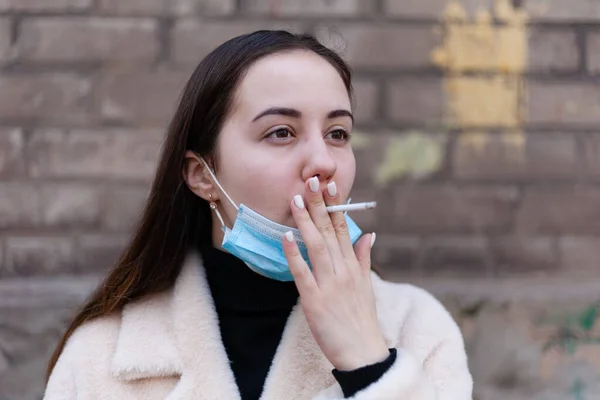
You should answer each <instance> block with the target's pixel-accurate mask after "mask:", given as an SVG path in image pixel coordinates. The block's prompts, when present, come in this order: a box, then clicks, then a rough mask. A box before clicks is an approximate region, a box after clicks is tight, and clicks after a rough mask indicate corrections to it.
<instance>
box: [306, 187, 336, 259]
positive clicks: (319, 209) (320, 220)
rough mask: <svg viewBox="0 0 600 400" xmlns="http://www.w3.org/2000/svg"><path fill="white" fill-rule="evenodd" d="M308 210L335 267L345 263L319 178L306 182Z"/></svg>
mask: <svg viewBox="0 0 600 400" xmlns="http://www.w3.org/2000/svg"><path fill="white" fill-rule="evenodd" d="M305 196H306V208H307V209H308V212H309V214H310V217H311V218H312V220H313V222H314V224H315V226H316V227H317V229H318V231H319V232H320V233H321V236H323V239H324V240H325V244H326V245H327V248H328V249H329V253H330V254H331V257H332V260H333V261H334V267H336V263H339V262H343V259H342V257H343V256H342V251H341V248H340V244H339V242H338V239H337V235H336V232H335V228H334V227H333V222H332V221H331V218H330V216H329V213H328V212H327V210H326V209H325V199H324V198H323V190H321V183H320V181H319V178H317V177H316V176H315V177H312V178H310V179H309V180H308V181H307V182H306V195H305Z"/></svg>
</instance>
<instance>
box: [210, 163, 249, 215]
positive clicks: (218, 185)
mask: <svg viewBox="0 0 600 400" xmlns="http://www.w3.org/2000/svg"><path fill="white" fill-rule="evenodd" d="M200 160H202V162H203V163H204V166H205V167H206V169H207V170H208V173H209V174H210V177H211V178H212V179H213V181H215V184H216V185H217V187H218V188H219V189H220V190H221V192H222V193H223V194H224V195H225V197H226V198H227V200H229V202H230V203H231V205H232V206H234V207H235V209H236V211H238V210H239V209H240V208H239V207H238V206H237V205H236V204H235V203H234V202H233V200H231V197H229V195H228V194H227V192H226V191H225V189H223V186H221V184H220V183H219V180H218V179H217V177H216V176H215V174H213V172H212V170H211V169H210V167H209V166H208V164H207V163H206V161H204V158H203V157H200ZM215 206H216V204H215ZM215 210H216V209H215Z"/></svg>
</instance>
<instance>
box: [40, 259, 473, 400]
mask: <svg viewBox="0 0 600 400" xmlns="http://www.w3.org/2000/svg"><path fill="white" fill-rule="evenodd" d="M373 287H374V290H375V294H376V298H377V312H378V316H379V324H380V326H381V330H382V332H383V334H384V336H385V338H386V340H387V343H388V346H389V347H395V348H396V349H397V351H398V357H397V359H396V361H395V363H394V364H393V365H392V367H391V368H390V369H389V370H388V371H387V372H386V373H385V374H384V375H383V376H382V377H381V378H380V379H379V380H378V381H377V382H374V383H372V384H371V385H370V386H368V387H366V388H365V389H363V390H361V391H360V392H358V393H357V394H356V395H354V396H353V397H352V399H354V400H385V399H395V400H471V398H472V397H471V391H472V386H473V383H472V379H471V375H470V373H469V370H468V367H467V357H466V354H465V349H464V343H463V339H462V336H461V333H460V331H459V329H458V327H457V325H456V324H455V323H454V321H453V320H452V318H451V317H450V315H449V314H448V312H447V311H446V310H445V309H444V308H443V307H442V305H441V304H440V303H439V302H438V301H436V300H435V299H434V298H433V297H432V296H431V295H429V294H428V293H426V292H425V291H423V290H421V289H418V288H416V287H414V286H410V285H404V284H394V283H390V282H386V281H383V280H381V279H380V278H379V277H377V276H376V275H375V274H373ZM218 324H219V321H218V319H217V314H216V312H215V308H214V305H213V302H212V297H211V294H210V290H209V287H208V284H207V282H206V279H205V276H204V268H202V267H201V262H200V260H199V257H197V256H196V255H190V256H189V257H188V258H187V260H186V263H185V265H184V266H183V269H182V271H181V273H180V275H179V277H178V278H177V281H176V283H175V285H174V287H173V288H172V289H171V290H169V291H167V292H165V293H161V294H157V295H152V296H148V297H146V298H142V299H140V300H138V301H136V302H133V303H130V304H128V305H127V306H125V307H124V309H123V310H122V312H119V313H117V314H114V315H110V316H106V317H102V318H99V319H96V320H94V321H90V322H87V323H85V324H83V325H82V326H80V327H79V328H78V329H77V330H76V331H75V332H74V334H73V335H72V336H71V338H70V339H69V341H68V342H67V344H66V346H65V348H64V351H63V352H62V354H61V356H60V358H59V360H58V363H57V364H56V367H55V368H54V371H53V372H52V375H51V376H50V380H49V381H48V385H47V387H46V393H45V396H44V399H46V400H72V399H86V400H91V399H103V400H129V399H140V400H141V399H143V400H153V399H157V400H158V399H167V400H184V399H186V400H187V399H190V400H191V399H194V400H196V399H207V400H208V399H210V400H213V399H223V400H235V399H240V394H239V391H238V388H237V386H236V383H235V378H234V376H233V372H232V370H231V368H230V367H229V361H228V359H227V354H226V352H225V348H224V347H223V344H222V342H221V337H220V331H219V325H218ZM332 368H333V367H332V365H331V363H329V361H328V360H327V359H326V358H325V357H324V356H323V353H322V352H321V350H320V349H319V347H318V346H317V344H316V342H315V340H314V339H313V336H312V334H311V332H310V329H309V327H308V324H307V322H306V318H305V316H304V313H303V312H302V307H301V306H300V305H299V304H298V305H296V306H295V307H294V309H293V310H292V312H291V314H290V317H289V319H288V321H287V324H286V327H285V330H284V332H283V336H282V338H281V342H280V344H279V347H278V348H277V352H276V354H275V357H274V359H273V363H272V365H271V369H270V371H269V374H268V376H267V379H266V381H265V384H264V388H263V393H262V396H261V400H291V399H312V400H334V399H335V400H337V399H343V398H344V396H343V394H342V391H341V388H340V386H339V385H338V383H337V382H336V380H335V378H334V377H333V375H332V374H331V370H332Z"/></svg>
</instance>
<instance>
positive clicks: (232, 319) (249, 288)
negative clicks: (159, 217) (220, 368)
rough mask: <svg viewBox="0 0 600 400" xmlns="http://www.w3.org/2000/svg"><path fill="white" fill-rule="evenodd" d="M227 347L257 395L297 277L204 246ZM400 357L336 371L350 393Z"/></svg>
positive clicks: (246, 393)
mask: <svg viewBox="0 0 600 400" xmlns="http://www.w3.org/2000/svg"><path fill="white" fill-rule="evenodd" d="M200 253H201V255H202V258H203V264H204V267H205V270H206V278H207V281H208V285H209V287H210V290H211V293H212V297H213V300H214V303H215V307H216V311H217V314H218V317H219V327H220V330H221V337H222V340H223V345H224V346H225V350H226V351H227V355H228V357H229V361H230V364H231V368H232V370H233V374H234V376H235V379H236V382H237V385H238V388H239V390H240V394H241V397H242V400H257V399H258V398H259V397H260V394H261V392H262V388H263V385H264V382H265V379H266V377H267V373H268V372H269V368H270V367H271V362H272V360H273V357H274V355H275V351H276V350H277V346H278V345H279V342H280V340H281V336H282V334H283V329H284V327H285V324H286V322H287V319H288V317H289V315H290V312H291V310H292V308H293V307H294V305H296V303H297V301H298V290H297V288H296V285H295V283H294V282H280V281H277V280H273V279H269V278H266V277H263V276H261V275H259V274H257V273H255V272H253V271H252V270H251V269H249V268H248V267H247V266H246V264H244V262H243V261H241V260H240V259H239V258H237V257H235V256H233V255H231V254H229V253H226V252H224V251H221V250H218V249H215V248H213V247H207V248H201V249H200ZM395 358H396V352H395V350H393V349H392V350H391V351H390V357H388V358H387V359H386V360H385V361H383V362H381V363H378V364H373V365H369V366H366V367H363V368H359V369H357V370H354V371H337V370H333V371H332V372H333V375H334V376H335V378H336V379H337V380H338V382H339V384H340V386H341V387H342V390H343V392H344V395H345V396H346V397H350V396H352V395H354V394H355V393H356V392H358V391H359V390H361V389H363V388H365V387H367V386H368V385H369V384H371V383H372V382H375V381H376V380H378V379H379V378H380V377H381V375H383V374H384V373H385V372H386V371H387V370H388V369H389V367H390V366H391V365H392V364H393V362H394V360H395Z"/></svg>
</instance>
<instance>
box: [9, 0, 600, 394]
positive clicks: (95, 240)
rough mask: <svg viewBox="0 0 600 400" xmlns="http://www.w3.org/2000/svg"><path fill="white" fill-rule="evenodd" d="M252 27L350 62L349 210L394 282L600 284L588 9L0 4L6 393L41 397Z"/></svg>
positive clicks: (465, 288) (576, 0)
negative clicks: (160, 170) (45, 375)
mask: <svg viewBox="0 0 600 400" xmlns="http://www.w3.org/2000/svg"><path fill="white" fill-rule="evenodd" d="M265 27H266V28H279V27H283V28H288V29H292V30H294V31H308V32H312V33H314V34H315V35H317V36H318V37H319V38H320V39H322V40H323V41H324V42H325V43H326V44H328V45H329V46H332V47H334V48H335V49H337V50H340V51H341V52H342V53H343V55H344V57H345V58H346V59H347V60H348V61H349V62H350V63H351V64H352V66H353V67H354V69H355V78H356V79H355V88H356V97H357V110H356V116H357V132H356V135H355V139H356V140H355V142H354V143H355V149H356V155H357V159H358V163H359V171H358V174H357V182H356V187H355V193H354V196H353V198H354V200H356V201H360V200H373V199H374V200H377V201H378V202H379V207H378V209H377V210H376V212H374V213H362V214H360V215H359V214H356V219H357V220H358V222H359V223H360V224H361V226H362V227H363V228H364V230H365V231H369V230H376V231H377V232H378V240H377V245H376V246H375V254H374V259H375V261H376V262H377V263H378V264H379V265H380V266H381V267H382V268H383V270H384V271H385V272H386V273H388V274H389V276H390V277H392V278H395V279H414V280H419V279H422V280H423V282H424V284H425V285H427V284H428V282H446V281H445V280H452V279H454V280H456V279H458V280H459V281H462V282H474V283H473V284H472V285H470V284H469V283H467V284H465V285H462V286H459V289H456V290H454V292H455V293H458V294H461V293H462V294H466V295H468V293H469V290H470V287H471V288H477V285H476V283H477V282H484V281H486V282H488V283H489V279H490V278H491V279H492V282H495V281H494V280H493V279H498V280H500V279H502V280H504V279H517V280H520V279H530V278H531V279H539V278H540V277H545V278H550V279H552V280H553V281H555V282H558V284H559V286H565V285H566V284H567V283H568V282H574V281H576V280H577V279H579V278H586V279H587V280H588V281H589V280H590V279H591V278H595V275H596V271H597V270H598V267H597V265H596V260H597V258H598V257H599V256H600V239H599V237H600V236H599V234H600V206H599V204H600V187H599V186H598V183H599V182H600V3H599V2H598V1H597V0H570V1H566V0H462V1H460V2H459V1H457V0H421V1H408V0H362V1H359V0H330V1H325V0H310V1H306V2H300V1H292V0H275V1H274V0H5V1H0V312H1V313H2V321H1V322H0V398H9V399H11V400H13V399H21V398H22V399H25V398H27V399H31V398H36V396H38V395H39V392H40V387H41V386H42V380H41V376H42V371H43V364H44V363H45V361H46V359H47V355H48V352H49V350H50V348H51V345H52V343H53V341H54V340H55V338H56V337H57V335H58V334H59V332H60V330H61V329H62V327H63V326H64V321H66V320H67V319H68V315H69V312H68V310H70V309H71V308H72V305H73V304H75V303H77V302H79V301H80V300H81V299H82V298H83V297H84V296H85V295H86V294H87V293H88V292H89V289H90V287H92V286H93V283H94V282H96V279H97V275H98V274H101V273H102V272H104V271H105V270H106V269H107V267H109V266H110V264H111V262H113V261H114V260H115V258H116V257H117V255H118V253H119V251H120V250H121V249H122V246H123V244H124V243H125V241H126V240H127V237H128V234H129V233H130V230H131V227H132V226H133V224H134V223H135V221H136V218H137V216H138V213H139V211H140V207H141V205H142V204H143V202H144V199H145V196H146V194H147V191H148V187H149V181H150V179H151V177H152V174H153V170H154V167H155V162H156V159H157V154H158V152H159V148H160V144H161V140H162V136H163V133H164V130H165V127H166V124H167V123H168V120H169V118H170V116H171V114H172V112H173V109H174V106H175V102H176V100H177V97H178V95H179V93H180V91H181V89H182V87H183V84H184V82H185V81H186V79H187V78H188V76H189V74H190V73H191V70H192V69H193V67H194V66H195V65H196V63H197V62H198V61H199V59H200V58H201V57H202V56H204V55H205V54H207V53H208V52H209V51H210V50H211V49H212V48H213V47H214V46H215V45H217V44H218V43H220V42H222V41H224V40H226V39H228V38H230V37H232V36H234V35H238V34H241V33H245V32H248V31H251V30H255V29H259V28H265ZM464 278H469V280H467V281H465V280H464ZM574 278H576V279H574ZM592 281H593V279H592ZM436 287H437V288H439V289H440V292H444V290H445V289H446V288H448V287H450V286H448V285H446V286H444V284H443V283H442V284H441V286H436ZM452 287H454V286H452ZM492 288H493V285H492ZM527 290H528V289H527V288H524V289H523V290H522V292H523V293H525V292H527ZM552 290H554V289H547V290H546V292H547V293H549V294H548V296H550V297H551V296H552V293H551V292H552ZM588 290H591V289H589V288H588ZM477 296H479V297H485V296H486V294H481V290H479V291H478V294H477ZM4 321H8V323H7V324H4V323H3V322H4ZM32 321H36V322H35V323H34V322H32ZM5 325H6V326H5ZM17 338H25V339H22V340H21V341H19V340H16V339H17ZM48 338H50V339H48ZM31 343H39V345H38V346H37V347H35V346H33V347H32V346H31ZM31 376H35V377H37V378H35V379H37V380H35V379H34V380H35V382H34V383H30V380H31ZM19 377H21V378H20V379H21V380H19ZM25 377H27V379H25ZM3 396H4V397H3Z"/></svg>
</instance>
